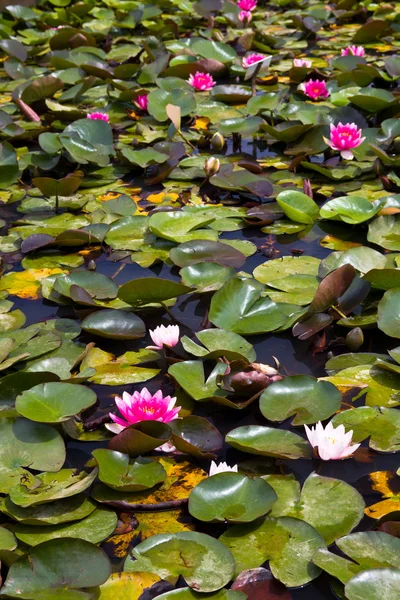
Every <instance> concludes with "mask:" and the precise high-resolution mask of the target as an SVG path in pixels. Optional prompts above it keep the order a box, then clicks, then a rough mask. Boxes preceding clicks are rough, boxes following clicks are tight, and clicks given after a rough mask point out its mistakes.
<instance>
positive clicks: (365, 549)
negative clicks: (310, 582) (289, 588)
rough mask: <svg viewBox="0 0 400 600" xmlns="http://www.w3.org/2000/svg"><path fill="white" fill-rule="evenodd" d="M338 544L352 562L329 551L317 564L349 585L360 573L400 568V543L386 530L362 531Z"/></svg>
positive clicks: (317, 556)
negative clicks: (385, 531)
mask: <svg viewBox="0 0 400 600" xmlns="http://www.w3.org/2000/svg"><path fill="white" fill-rule="evenodd" d="M336 545H337V546H338V548H339V549H340V550H341V551H342V552H343V553H344V554H346V555H347V556H349V557H350V559H351V561H352V562H351V561H350V560H348V559H346V558H343V557H340V556H337V555H336V554H333V553H331V552H329V551H328V550H325V549H320V550H318V552H317V553H316V554H315V556H314V558H313V561H314V562H315V563H316V564H317V565H318V566H319V567H321V568H322V569H324V570H325V571H327V572H328V573H330V574H331V575H333V576H334V577H337V578H338V579H339V580H340V581H341V582H342V583H347V582H348V581H349V580H351V578H352V577H354V575H356V574H357V573H360V572H363V571H368V570H369V569H382V568H386V567H394V568H397V569H399V568H400V565H399V546H400V543H399V540H398V539H397V538H395V537H394V536H391V535H389V534H387V533H384V532H383V531H360V532H358V533H352V534H350V535H346V536H345V537H342V538H340V539H339V540H337V542H336Z"/></svg>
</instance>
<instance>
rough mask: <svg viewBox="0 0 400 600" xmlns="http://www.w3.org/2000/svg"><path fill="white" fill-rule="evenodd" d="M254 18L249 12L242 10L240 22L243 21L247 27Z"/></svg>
mask: <svg viewBox="0 0 400 600" xmlns="http://www.w3.org/2000/svg"><path fill="white" fill-rule="evenodd" d="M252 18H253V15H252V14H251V12H250V11H249V10H241V11H240V13H239V21H241V22H242V23H244V24H245V25H248V24H249V23H250V21H251V19H252Z"/></svg>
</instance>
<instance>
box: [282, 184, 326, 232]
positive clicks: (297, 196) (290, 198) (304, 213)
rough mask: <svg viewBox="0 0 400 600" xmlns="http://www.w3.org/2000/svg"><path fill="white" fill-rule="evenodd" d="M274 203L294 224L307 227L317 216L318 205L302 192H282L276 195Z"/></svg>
mask: <svg viewBox="0 0 400 600" xmlns="http://www.w3.org/2000/svg"><path fill="white" fill-rule="evenodd" d="M276 201H277V203H278V204H279V206H280V207H281V209H282V210H283V212H284V213H285V215H286V216H287V217H288V218H289V219H290V220H291V221H295V222H296V223H304V224H306V225H309V224H311V223H313V222H314V221H315V219H316V218H317V217H318V216H319V207H318V204H316V203H315V202H314V200H312V199H311V198H310V197H309V196H307V194H303V192H297V191H295V190H284V191H283V192H280V193H279V194H278V195H277V197H276Z"/></svg>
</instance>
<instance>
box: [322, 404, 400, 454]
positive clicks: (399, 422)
mask: <svg viewBox="0 0 400 600" xmlns="http://www.w3.org/2000/svg"><path fill="white" fill-rule="evenodd" d="M332 424H333V425H334V427H337V426H338V425H344V427H345V429H346V431H350V430H352V431H353V440H354V441H355V442H362V441H363V440H365V439H367V438H368V437H369V438H370V440H369V446H370V448H372V449H373V450H376V451H377V452H397V451H398V450H399V449H400V412H399V411H398V410H395V409H393V408H385V407H383V406H382V407H377V406H359V407H358V408H354V409H353V410H345V411H344V412H341V413H339V414H338V415H336V416H335V417H333V419H332Z"/></svg>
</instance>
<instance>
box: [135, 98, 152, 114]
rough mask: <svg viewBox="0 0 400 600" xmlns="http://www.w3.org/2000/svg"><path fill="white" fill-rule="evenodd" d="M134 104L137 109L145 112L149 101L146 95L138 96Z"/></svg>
mask: <svg viewBox="0 0 400 600" xmlns="http://www.w3.org/2000/svg"><path fill="white" fill-rule="evenodd" d="M135 104H136V106H137V107H138V108H141V109H142V110H145V111H146V112H147V107H148V105H149V99H148V97H147V94H143V95H141V96H138V97H137V98H136V100H135Z"/></svg>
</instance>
